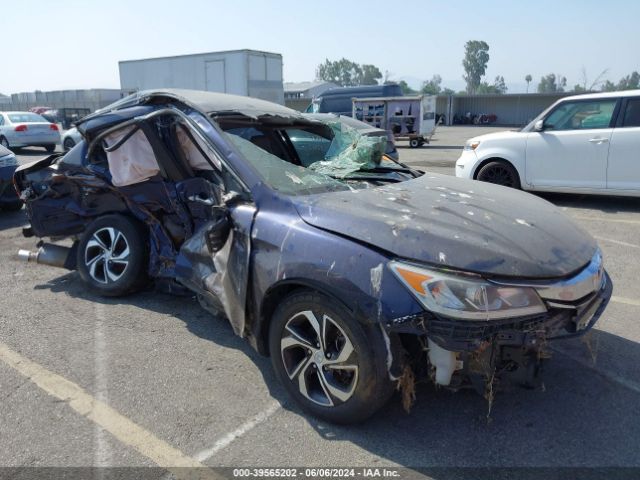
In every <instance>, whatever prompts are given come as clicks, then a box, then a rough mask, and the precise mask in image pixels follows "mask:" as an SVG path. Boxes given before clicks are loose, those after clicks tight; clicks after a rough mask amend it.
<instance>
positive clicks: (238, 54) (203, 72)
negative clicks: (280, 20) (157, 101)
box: [118, 50, 284, 105]
mask: <svg viewBox="0 0 640 480" xmlns="http://www.w3.org/2000/svg"><path fill="white" fill-rule="evenodd" d="M118 66H119V69H120V87H121V88H122V90H124V91H125V92H126V93H132V92H136V91H138V90H147V89H154V88H189V89H193V90H207V91H210V92H223V93H233V94H236V95H245V96H248V97H255V98H261V99H263V100H269V101H271V102H275V103H279V104H281V105H283V104H284V87H283V84H282V55H280V54H279V53H269V52H260V51H257V50H233V51H227V52H211V53H198V54H193V55H179V56H176V57H160V58H147V59H143V60H125V61H121V62H119V63H118Z"/></svg>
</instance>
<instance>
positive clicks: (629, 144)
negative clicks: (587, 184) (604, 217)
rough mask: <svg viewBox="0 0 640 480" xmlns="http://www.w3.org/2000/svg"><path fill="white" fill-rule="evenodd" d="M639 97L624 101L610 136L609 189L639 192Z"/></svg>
mask: <svg viewBox="0 0 640 480" xmlns="http://www.w3.org/2000/svg"><path fill="white" fill-rule="evenodd" d="M638 152H640V97H635V98H627V99H625V100H624V101H623V103H622V106H621V109H620V115H619V116H618V121H617V122H616V128H615V129H614V130H613V134H612V135H611V146H610V147H609V162H608V166H607V188H609V189H612V190H638V191H639V192H640V158H639V157H638V155H639V153H638Z"/></svg>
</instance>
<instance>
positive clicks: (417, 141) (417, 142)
mask: <svg viewBox="0 0 640 480" xmlns="http://www.w3.org/2000/svg"><path fill="white" fill-rule="evenodd" d="M409 146H410V147H411V148H418V147H419V146H420V139H418V138H412V139H410V140H409Z"/></svg>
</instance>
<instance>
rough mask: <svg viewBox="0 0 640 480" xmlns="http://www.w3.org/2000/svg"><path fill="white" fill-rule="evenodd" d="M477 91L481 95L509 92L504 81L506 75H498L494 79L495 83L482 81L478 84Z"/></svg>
mask: <svg viewBox="0 0 640 480" xmlns="http://www.w3.org/2000/svg"><path fill="white" fill-rule="evenodd" d="M476 93H478V94H480V95H487V94H499V95H502V94H504V93H507V85H506V84H505V83H504V77H503V76H501V75H498V76H497V77H496V78H495V80H494V81H493V84H489V83H488V82H480V85H478V88H477V89H476Z"/></svg>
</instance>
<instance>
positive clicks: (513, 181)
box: [476, 161, 520, 189]
mask: <svg viewBox="0 0 640 480" xmlns="http://www.w3.org/2000/svg"><path fill="white" fill-rule="evenodd" d="M476 179H477V180H480V181H481V182H488V183H494V184H496V185H502V186H505V187H511V188H518V189H519V188H520V177H519V176H518V172H517V171H516V169H515V168H513V166H511V164H509V163H507V162H502V161H495V162H489V163H487V164H486V165H485V166H483V167H482V168H481V169H480V171H479V172H478V176H477V177H476Z"/></svg>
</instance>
